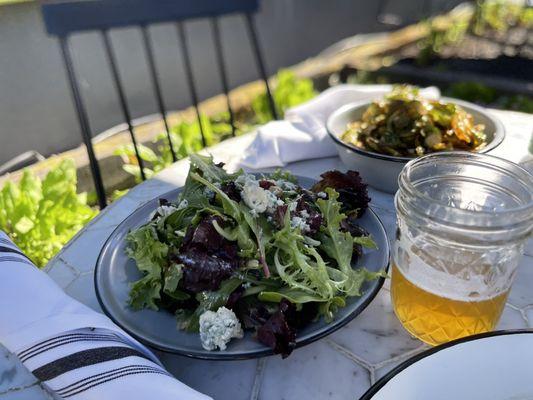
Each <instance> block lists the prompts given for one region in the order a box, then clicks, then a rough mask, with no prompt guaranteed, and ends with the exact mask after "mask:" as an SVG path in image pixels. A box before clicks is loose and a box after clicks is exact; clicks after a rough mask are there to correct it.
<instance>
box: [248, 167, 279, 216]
mask: <svg viewBox="0 0 533 400" xmlns="http://www.w3.org/2000/svg"><path fill="white" fill-rule="evenodd" d="M239 178H240V177H239ZM241 181H243V182H244V184H243V186H242V191H241V197H242V200H243V201H244V204H246V205H247V206H248V207H250V209H251V210H252V211H253V212H252V215H254V214H256V213H259V214H260V213H264V212H265V211H267V210H268V211H272V210H274V209H275V207H276V206H277V204H278V198H277V196H276V195H275V194H274V193H272V192H271V191H269V190H265V189H263V188H262V187H261V186H259V182H258V181H256V180H255V177H254V176H252V175H247V176H246V178H245V179H244V180H241Z"/></svg>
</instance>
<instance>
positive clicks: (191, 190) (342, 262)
mask: <svg viewBox="0 0 533 400" xmlns="http://www.w3.org/2000/svg"><path fill="white" fill-rule="evenodd" d="M369 201H370V199H369V198H368V194H367V189H366V185H365V184H364V183H363V182H362V181H361V178H360V176H359V174H358V173H357V172H354V171H349V172H347V173H341V172H339V171H330V172H326V173H324V174H323V175H322V179H321V180H320V181H318V182H317V183H316V184H315V186H314V187H313V188H311V189H304V188H303V187H301V186H300V185H298V183H297V180H296V178H295V177H294V176H292V175H290V174H289V173H286V172H281V171H277V172H275V173H273V174H271V175H268V176H263V175H254V174H247V173H245V172H243V171H242V170H240V171H238V172H236V173H232V174H230V173H227V172H226V171H225V170H224V169H223V168H222V165H221V164H214V163H213V160H212V159H211V158H210V157H204V156H199V155H193V156H191V168H190V171H189V175H188V177H187V180H186V183H185V186H184V188H183V190H182V191H181V193H180V195H179V197H178V199H176V200H175V201H174V202H169V201H167V200H163V199H161V200H160V206H159V207H158V208H157V209H156V210H155V211H154V213H153V215H152V217H151V220H150V221H149V222H148V223H147V224H145V225H143V226H141V227H140V228H138V229H136V230H134V231H132V232H130V233H129V235H128V238H127V241H128V248H127V252H128V255H129V256H130V257H131V258H133V259H134V260H135V262H136V265H137V268H138V269H139V271H141V272H142V274H143V277H142V279H140V280H138V281H137V282H135V283H133V285H132V288H131V292H130V300H129V302H130V306H131V307H132V308H134V309H142V308H151V309H154V310H158V309H164V310H167V311H170V312H172V313H174V314H175V315H176V318H177V320H178V326H179V327H180V328H182V329H185V330H187V331H191V332H197V333H199V334H200V338H199V340H201V343H202V345H203V347H204V348H205V349H207V350H216V349H220V350H224V349H225V348H226V345H227V343H228V342H229V341H230V340H231V339H232V338H241V337H242V336H243V331H245V330H252V331H253V332H254V334H255V337H256V338H257V340H259V341H260V342H262V343H264V344H265V345H267V346H269V347H271V348H272V349H273V350H274V352H276V353H280V354H282V355H283V356H287V355H288V354H290V352H291V351H292V349H293V348H294V347H295V340H296V336H297V332H298V329H299V328H301V327H302V326H305V325H306V324H308V323H310V322H311V321H313V320H316V319H318V318H322V317H323V318H325V320H326V321H331V320H332V319H333V318H334V316H335V313H336V311H337V310H338V309H339V308H340V307H343V306H344V305H345V303H346V300H347V298H349V297H353V296H360V295H361V294H362V293H361V288H362V285H363V283H364V282H365V281H367V280H372V279H376V278H378V277H379V276H381V275H382V274H381V273H373V272H369V271H367V270H366V269H365V268H354V267H353V265H355V264H354V262H355V261H356V260H357V258H358V257H360V256H361V254H362V253H363V251H374V250H373V249H375V248H376V245H375V243H374V241H373V239H372V237H371V236H370V235H369V234H368V233H367V232H366V231H365V229H364V228H363V227H361V226H360V225H359V218H360V216H361V215H363V213H364V212H365V210H366V209H367V206H368V202H369ZM364 249H367V250H364Z"/></svg>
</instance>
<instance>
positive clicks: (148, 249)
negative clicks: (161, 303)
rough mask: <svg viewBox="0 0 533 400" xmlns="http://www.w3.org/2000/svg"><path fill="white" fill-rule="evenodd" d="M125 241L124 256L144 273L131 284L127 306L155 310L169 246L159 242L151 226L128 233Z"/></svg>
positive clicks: (159, 297)
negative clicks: (126, 245)
mask: <svg viewBox="0 0 533 400" xmlns="http://www.w3.org/2000/svg"><path fill="white" fill-rule="evenodd" d="M126 240H127V241H128V247H127V249H126V254H127V255H128V256H129V257H130V258H133V259H134V260H135V262H136V264H137V268H138V269H139V270H140V271H141V272H143V273H144V277H143V278H142V279H140V280H138V281H137V282H134V283H133V284H132V288H131V291H130V298H129V304H130V306H131V307H132V308H133V309H136V310H140V309H142V308H145V307H149V308H151V309H153V310H157V309H158V308H159V307H158V306H157V300H160V299H161V293H160V292H161V288H162V279H161V277H162V269H163V268H166V266H167V263H168V262H167V254H168V250H169V246H168V245H167V244H165V243H163V242H161V241H159V239H158V237H157V233H156V231H155V228H154V226H153V224H147V225H145V226H142V227H141V228H139V229H137V230H135V231H132V232H130V233H129V234H128V236H127V237H126ZM176 286H177V284H176Z"/></svg>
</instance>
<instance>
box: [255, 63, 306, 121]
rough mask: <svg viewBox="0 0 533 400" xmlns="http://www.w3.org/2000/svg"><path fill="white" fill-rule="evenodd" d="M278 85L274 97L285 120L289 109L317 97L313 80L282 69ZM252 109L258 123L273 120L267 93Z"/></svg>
mask: <svg viewBox="0 0 533 400" xmlns="http://www.w3.org/2000/svg"><path fill="white" fill-rule="evenodd" d="M276 79H277V85H276V87H275V88H274V91H273V93H272V97H273V98H274V103H275V104H276V111H277V112H278V115H279V117H280V118H283V115H284V114H285V111H287V109H289V108H291V107H294V106H297V105H298V104H301V103H304V102H306V101H307V100H310V99H312V98H313V97H315V96H316V92H315V89H314V87H313V81H312V80H311V79H301V78H297V77H296V75H294V72H292V71H290V70H288V69H281V70H279V71H278V73H277V75H276ZM252 109H253V111H254V113H255V116H256V119H257V122H258V123H259V124H264V123H266V122H268V121H271V120H272V112H271V110H270V105H269V103H268V97H267V95H266V93H263V94H261V95H259V96H257V97H256V98H255V99H254V100H253V101H252Z"/></svg>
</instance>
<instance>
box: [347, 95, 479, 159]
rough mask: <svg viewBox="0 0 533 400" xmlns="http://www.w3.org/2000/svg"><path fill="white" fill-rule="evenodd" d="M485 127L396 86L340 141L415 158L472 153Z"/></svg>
mask: <svg viewBox="0 0 533 400" xmlns="http://www.w3.org/2000/svg"><path fill="white" fill-rule="evenodd" d="M484 130H485V127H484V126H483V125H482V124H477V125H476V124H475V123H474V120H473V118H472V115H470V114H468V113H467V112H466V111H465V110H464V109H463V108H462V107H461V106H459V105H457V104H453V103H444V102H441V101H437V100H427V99H423V98H421V97H420V96H419V89H418V88H417V87H414V86H409V85H396V86H394V88H393V90H392V91H391V93H389V94H388V95H387V96H385V98H384V99H383V100H379V101H374V102H373V103H372V104H370V106H368V108H367V109H366V110H365V112H364V113H363V116H362V118H361V119H360V120H359V121H355V122H352V123H350V124H349V125H348V129H347V130H346V132H345V133H344V134H343V135H342V137H341V139H342V140H343V141H345V142H347V143H349V144H353V145H355V146H357V147H360V148H362V149H365V150H370V151H373V152H376V153H381V154H387V155H391V156H405V157H416V156H422V155H424V154H427V153H432V152H435V151H443V150H467V151H476V150H479V149H482V148H483V147H484V146H485V145H486V142H487V139H486V136H485V133H484Z"/></svg>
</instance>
